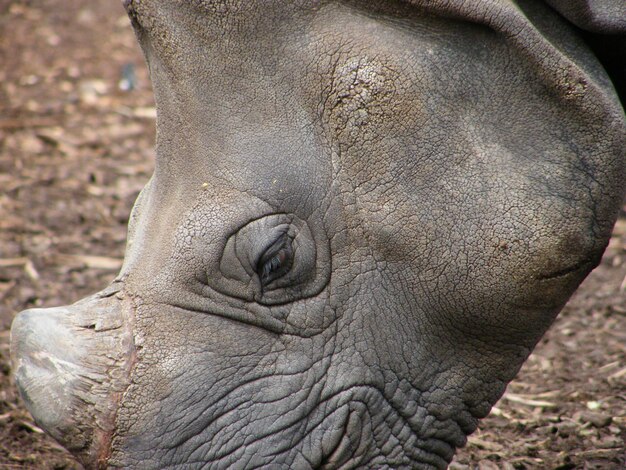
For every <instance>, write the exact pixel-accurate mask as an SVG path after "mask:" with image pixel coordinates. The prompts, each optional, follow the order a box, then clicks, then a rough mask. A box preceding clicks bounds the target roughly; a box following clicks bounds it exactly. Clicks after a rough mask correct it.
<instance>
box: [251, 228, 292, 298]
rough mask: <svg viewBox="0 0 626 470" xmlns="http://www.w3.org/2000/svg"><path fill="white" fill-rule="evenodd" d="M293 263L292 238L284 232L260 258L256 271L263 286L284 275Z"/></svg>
mask: <svg viewBox="0 0 626 470" xmlns="http://www.w3.org/2000/svg"><path fill="white" fill-rule="evenodd" d="M292 264H293V246H292V244H291V238H290V237H289V235H288V234H287V233H283V234H282V235H281V236H280V237H279V238H278V240H276V241H275V242H274V243H273V244H272V245H271V246H270V247H269V248H268V249H267V250H265V252H264V253H263V254H262V255H261V257H260V258H259V261H258V263H257V267H256V272H257V274H258V276H259V279H260V280H261V284H262V285H263V286H267V285H268V284H270V283H271V282H272V281H274V280H276V279H278V278H280V277H282V276H284V275H285V274H287V273H288V272H289V270H290V269H291V265H292Z"/></svg>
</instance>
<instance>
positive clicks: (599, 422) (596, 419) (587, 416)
mask: <svg viewBox="0 0 626 470" xmlns="http://www.w3.org/2000/svg"><path fill="white" fill-rule="evenodd" d="M580 419H581V420H582V421H583V422H585V423H591V424H593V425H594V426H595V427H596V428H604V427H606V426H608V425H609V424H611V423H612V422H613V417H612V416H610V415H606V414H604V413H595V412H593V411H587V412H584V413H581V414H580Z"/></svg>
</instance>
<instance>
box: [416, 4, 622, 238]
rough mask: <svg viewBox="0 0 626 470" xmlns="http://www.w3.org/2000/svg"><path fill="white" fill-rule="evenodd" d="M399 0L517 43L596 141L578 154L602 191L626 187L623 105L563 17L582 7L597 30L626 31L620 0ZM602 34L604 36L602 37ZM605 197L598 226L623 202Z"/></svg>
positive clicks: (616, 61) (582, 39)
mask: <svg viewBox="0 0 626 470" xmlns="http://www.w3.org/2000/svg"><path fill="white" fill-rule="evenodd" d="M404 1H406V2H408V3H410V4H412V5H414V6H415V7H416V8H419V9H421V10H423V11H426V12H428V13H431V14H435V15H438V16H446V17H451V18H455V19H460V20H464V21H468V22H472V23H477V24H482V25H484V26H487V27H489V28H491V29H492V30H494V31H495V32H496V33H497V34H498V35H500V36H501V37H502V38H503V40H505V41H506V42H507V43H508V44H509V45H510V46H511V47H513V48H515V49H517V50H518V51H519V52H520V53H521V54H522V56H523V57H524V59H525V60H526V62H527V64H528V65H529V66H530V67H531V68H532V69H534V71H535V75H536V77H537V78H538V79H539V80H541V81H542V82H543V83H544V85H545V87H546V88H547V89H548V90H550V94H551V95H552V96H555V97H558V99H560V100H562V101H561V102H562V105H563V106H565V107H566V108H567V109H568V110H569V111H570V113H571V115H572V116H575V119H576V120H578V121H579V122H580V128H581V129H585V133H586V134H587V135H589V136H593V137H592V140H593V141H594V142H595V143H596V144H597V145H596V147H595V148H594V149H590V150H588V151H586V152H582V153H581V154H580V155H579V156H581V157H584V159H585V160H586V161H588V162H593V164H594V167H595V168H596V169H597V173H598V174H600V175H602V176H601V178H600V180H598V183H599V184H600V186H601V187H602V191H603V194H605V195H608V194H613V195H623V194H624V182H625V181H626V164H625V159H624V149H625V148H626V133H625V132H624V129H625V128H626V122H625V119H624V110H623V107H622V104H621V103H620V100H619V98H618V96H617V93H615V88H614V84H613V83H611V80H609V77H608V76H607V70H605V69H604V68H603V67H602V66H601V65H602V64H600V63H599V62H598V57H596V56H595V55H594V54H593V53H592V50H591V49H590V48H589V47H588V45H586V44H585V40H586V39H588V38H587V36H584V35H583V34H581V31H580V30H576V29H575V28H573V27H572V26H571V23H569V22H568V21H567V18H566V17H567V15H569V16H571V17H572V18H574V16H575V15H574V16H572V15H573V13H574V12H577V11H582V10H585V8H586V10H585V11H586V12H587V13H586V14H585V15H586V16H585V15H583V17H586V18H596V20H593V21H588V23H589V24H590V25H595V26H594V27H595V28H596V29H602V28H604V29H603V31H605V32H607V33H608V32H610V31H617V30H623V31H625V32H626V15H625V11H626V3H625V2H624V0H606V1H605V0H546V2H547V3H544V2H540V1H535V2H517V0H404ZM548 3H549V4H551V5H554V7H555V8H557V12H559V13H561V12H560V11H559V8H561V9H562V10H563V11H562V13H561V15H564V16H565V17H564V16H559V15H555V14H554V10H553V9H552V8H550V6H548ZM594 15H596V16H595V17H594ZM613 15H614V16H615V17H613ZM579 16H580V15H579ZM581 18H582V17H581ZM582 24H583V23H581V25H582ZM602 25H604V26H602ZM589 34H591V33H589ZM599 37H601V38H602V40H604V38H606V37H607V36H606V35H602V36H599ZM621 38H622V39H620V37H617V39H616V42H615V45H616V46H615V48H614V49H617V48H618V46H619V44H624V43H626V41H624V40H623V38H624V37H623V36H622V37H621ZM620 41H621V43H620ZM604 45H605V43H602V46H604ZM620 57H621V58H622V59H626V51H621V52H619V53H617V55H616V56H615V58H613V59H612V61H613V63H614V65H616V69H618V70H619V71H618V74H621V77H622V79H621V83H622V84H626V77H624V71H623V63H624V61H623V60H622V61H620ZM609 73H610V70H609ZM614 82H616V84H617V86H618V87H619V86H620V78H619V76H618V77H616V78H614ZM621 95H622V98H623V97H624V96H625V95H626V93H624V90H622V93H621ZM602 203H603V204H601V206H602V207H601V209H599V211H598V212H597V213H596V216H597V218H598V219H599V220H602V221H605V222H608V223H606V224H603V225H604V226H605V228H609V230H610V226H612V225H613V221H614V220H615V218H616V216H617V213H618V211H619V209H620V207H621V197H619V196H618V197H613V198H608V197H604V198H603V201H602ZM605 234H606V233H605Z"/></svg>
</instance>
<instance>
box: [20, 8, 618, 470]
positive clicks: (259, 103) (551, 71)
mask: <svg viewBox="0 0 626 470" xmlns="http://www.w3.org/2000/svg"><path fill="white" fill-rule="evenodd" d="M125 3H126V8H127V10H128V12H129V15H130V17H131V20H132V23H133V26H134V28H135V30H136V33H137V37H138V39H139V42H140V43H141V46H142V48H143V50H144V53H145V56H146V60H147V63H148V66H149V69H150V74H151V78H152V81H153V85H154V91H155V97H156V102H157V109H158V120H157V130H158V136H157V161H156V169H155V172H154V175H153V177H152V178H151V180H150V182H149V183H148V184H147V186H146V187H145V189H144V190H143V191H142V193H141V195H140V197H139V198H138V201H137V203H136V205H135V208H134V210H133V213H132V216H131V220H130V225H129V239H128V246H127V253H126V259H125V263H124V266H123V268H122V270H121V272H120V274H119V276H118V277H117V279H116V280H115V281H114V282H113V283H112V285H110V286H109V287H107V288H106V289H105V290H103V291H102V292H100V293H98V294H95V295H94V296H92V297H90V298H88V299H84V300H82V301H80V302H78V303H76V304H74V305H71V306H68V307H61V308H53V309H38V310H29V311H26V312H23V313H21V314H20V315H19V316H18V317H17V318H16V320H15V323H14V325H13V329H12V354H13V361H14V369H15V375H16V380H17V384H18V387H19V389H20V391H21V393H22V396H23V397H24V399H25V401H26V403H27V406H28V407H29V410H30V411H31V412H32V413H33V415H34V416H35V419H36V420H37V422H38V423H39V424H40V425H41V426H42V427H43V428H44V429H46V430H47V431H48V432H49V433H51V434H52V435H53V436H54V437H55V438H56V439H57V440H59V442H61V443H62V444H63V445H64V446H66V447H67V448H68V449H69V450H70V451H72V452H73V453H74V454H75V455H76V456H77V457H78V458H80V459H81V460H82V461H83V462H84V463H85V465H86V466H87V467H90V468H104V467H112V468H118V467H122V468H141V469H160V468H261V467H263V468H272V469H274V468H285V469H287V468H290V469H291V468H293V469H300V468H302V469H305V468H326V469H331V468H445V467H446V466H447V464H448V462H449V461H450V460H451V459H452V456H453V454H454V451H455V448H457V447H459V446H462V445H464V443H465V441H466V436H467V435H468V434H469V433H471V432H472V431H473V430H474V429H475V427H476V425H477V422H478V420H479V419H480V418H481V417H484V416H485V415H486V414H487V413H488V412H489V410H490V408H491V406H492V405H493V404H494V403H495V401H496V400H497V399H498V398H499V397H500V395H501V394H502V393H503V391H504V388H505V386H506V384H507V383H508V382H509V381H510V380H511V379H512V378H513V377H514V375H515V374H516V372H517V371H518V369H519V367H520V366H521V364H522V363H523V361H524V360H525V359H526V357H527V356H528V355H529V354H530V352H531V350H532V348H533V347H534V345H535V344H536V342H537V341H538V339H539V338H540V337H541V335H542V334H543V333H544V331H545V330H546V329H547V328H548V326H549V325H550V323H551V322H552V321H553V319H554V317H555V316H556V315H557V313H558V312H559V310H560V309H561V308H562V306H563V305H564V304H565V302H566V301H567V299H568V298H569V296H570V295H571V294H572V292H573V291H574V290H575V288H576V287H577V286H578V285H579V283H580V282H581V281H582V280H583V278H584V277H585V276H586V275H587V274H588V273H589V271H590V270H591V269H592V268H593V267H595V266H596V265H597V263H598V262H599V259H600V257H601V255H602V252H603V250H604V248H605V246H606V243H607V241H608V238H609V235H610V231H611V228H612V226H613V223H614V221H615V218H616V216H617V212H618V210H619V207H620V205H621V201H622V197H623V194H624V186H625V180H626V169H625V168H626V160H625V158H624V153H625V143H624V134H625V129H626V127H625V124H624V115H623V111H622V108H621V106H620V103H619V101H618V98H617V96H616V94H615V92H614V91H613V88H612V85H611V82H610V81H609V78H608V76H607V75H606V74H605V72H604V70H603V68H602V66H601V65H600V64H599V62H598V61H597V60H596V58H595V57H594V55H593V54H592V53H591V52H590V51H589V50H588V49H587V47H586V46H585V44H584V43H583V41H582V40H581V39H580V38H579V37H578V36H577V34H576V33H575V32H574V29H573V28H572V27H571V26H570V25H569V24H568V22H567V21H566V20H564V19H563V18H562V17H561V16H560V15H559V14H557V13H556V12H555V11H553V10H551V9H550V7H548V6H546V5H544V4H543V3H541V2H536V1H524V2H522V1H520V2H518V3H517V4H515V3H513V2H512V1H509V0H501V1H495V0H491V1H484V2H479V1H465V2H462V1H456V0H454V1H443V0H442V1H439V0H435V1H429V2H426V1H419V0H412V1H398V2H395V1H394V2H391V1H368V2H357V1H321V2H320V1H309V0H306V1H305V0H301V1H296V2H286V1H278V0H273V1H267V2H265V1H263V2H261V1H243V0H242V1H239V0H214V1H209V0H203V1H201V0H194V1H174V0H162V1H157V0H141V1H139V0H132V1H126V2H125ZM551 3H553V4H555V6H557V7H559V2H558V1H554V2H551ZM560 3H563V2H560ZM573 3H576V4H577V5H579V6H580V4H581V3H582V2H573ZM620 5H621V3H616V4H615V5H614V7H615V9H616V10H615V11H618V13H619V11H621V10H620V8H621V6H620ZM574 10H575V9H574ZM570 13H571V12H570ZM574 13H575V14H573V16H574V17H575V16H576V14H579V13H580V12H577V11H574ZM570 16H572V15H570ZM579 16H580V15H579ZM605 16H606V15H605ZM598 18H600V19H599V20H597V21H596V20H594V19H593V18H592V19H591V20H589V21H588V23H593V24H594V25H595V27H597V28H599V29H602V28H606V29H607V30H608V29H610V28H614V29H615V28H617V29H619V28H620V27H621V26H620V24H619V21H617V20H616V21H613V20H612V19H611V18H613V19H615V16H614V15H613V16H611V15H608V16H606V18H605V17H602V16H598ZM603 18H604V19H603ZM607 18H608V19H607ZM617 18H618V19H619V17H617ZM603 21H604V23H603ZM605 23H607V24H609V26H606V25H605Z"/></svg>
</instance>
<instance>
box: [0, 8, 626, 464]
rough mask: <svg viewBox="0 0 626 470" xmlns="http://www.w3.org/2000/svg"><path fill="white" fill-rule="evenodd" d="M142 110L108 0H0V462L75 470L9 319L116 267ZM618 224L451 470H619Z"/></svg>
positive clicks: (133, 65) (622, 404)
mask: <svg viewBox="0 0 626 470" xmlns="http://www.w3.org/2000/svg"><path fill="white" fill-rule="evenodd" d="M154 117H155V111H154V104H153V100H152V94H151V91H150V85H149V81H148V77H147V72H146V70H145V67H144V64H143V59H142V57H141V54H140V52H139V50H138V48H137V46H136V45H135V40H134V37H133V33H132V31H131V29H130V26H129V23H128V20H127V18H126V16H125V13H124V11H123V9H122V7H121V3H120V2H116V1H107V2H83V1H81V0H38V1H34V0H33V1H27V0H25V1H7V0H0V469H13V468H16V469H17V468H26V469H75V468H79V467H78V465H77V464H76V463H74V461H73V460H72V458H71V457H69V455H68V454H67V453H66V452H65V451H64V450H63V449H61V448H60V447H59V446H58V445H57V444H55V443H54V441H53V440H52V439H50V438H48V437H47V436H46V435H45V434H43V433H42V432H41V431H40V430H39V429H38V428H37V426H36V425H35V424H34V423H33V421H32V419H31V418H30V416H29V415H28V413H27V412H26V411H25V410H24V407H23V405H22V403H21V402H20V400H19V399H18V397H17V396H16V392H15V389H14V387H13V386H12V384H11V380H10V364H9V327H10V324H11V320H12V319H13V317H14V315H15V314H16V313H17V312H19V311H20V310H22V309H25V308H28V307H33V306H55V305H63V304H67V303H71V302H74V301H76V300H78V299H79V298H81V297H83V296H85V295H87V294H90V293H92V292H95V291H97V290H100V289H101V288H103V287H104V286H106V285H107V284H108V283H109V282H110V281H111V280H112V278H113V277H114V276H115V273H116V272H117V270H118V269H119V267H120V264H121V259H122V256H123V250H124V243H125V237H126V222H127V218H128V215H129V212H130V208H131V206H132V203H133V201H134V199H135V198H136V196H137V194H138V192H139V190H140V189H141V187H142V186H143V185H144V184H145V183H146V182H147V180H148V178H149V176H150V174H151V171H152V168H153V163H154V160H153V145H154ZM625 439H626V219H624V218H622V219H620V221H619V222H618V225H617V227H616V231H615V235H614V236H613V238H612V240H611V244H610V245H609V248H608V250H607V252H606V254H605V256H604V259H603V261H602V264H601V266H600V267H599V268H598V269H596V271H594V273H593V274H592V275H591V276H590V277H589V278H588V279H587V281H585V283H584V284H583V286H582V288H581V289H580V290H579V291H578V292H577V294H576V295H575V296H574V298H573V299H572V301H571V302H570V304H569V305H568V306H567V307H566V308H565V310H564V311H563V312H562V313H561V315H560V317H559V319H558V320H557V322H556V324H555V325H554V326H553V328H552V329H551V330H550V332H549V333H548V334H547V335H546V336H545V338H544V339H543V340H542V341H541V343H540V344H539V346H538V348H537V349H536V351H535V353H534V354H533V355H532V356H531V358H530V359H529V361H528V362H527V363H526V364H525V366H524V367H523V369H522V370H521V372H520V374H519V376H518V378H517V379H516V380H515V381H514V382H513V383H511V385H510V386H509V388H508V390H507V393H506V394H505V395H504V397H503V399H502V400H501V401H500V402H499V403H498V404H497V405H496V407H495V408H494V410H493V412H492V414H491V415H490V416H489V417H488V418H487V419H485V420H484V421H483V422H482V424H481V426H480V429H479V430H478V431H477V432H476V433H475V434H474V435H473V436H471V437H470V439H469V445H468V446H467V447H466V448H465V449H462V450H461V451H459V453H458V455H457V457H456V459H455V461H454V462H453V464H452V468H454V469H457V470H461V469H474V468H479V469H481V470H492V469H507V470H509V469H561V470H565V469H624V468H626V455H625V450H624V449H625V447H624V441H625Z"/></svg>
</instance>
